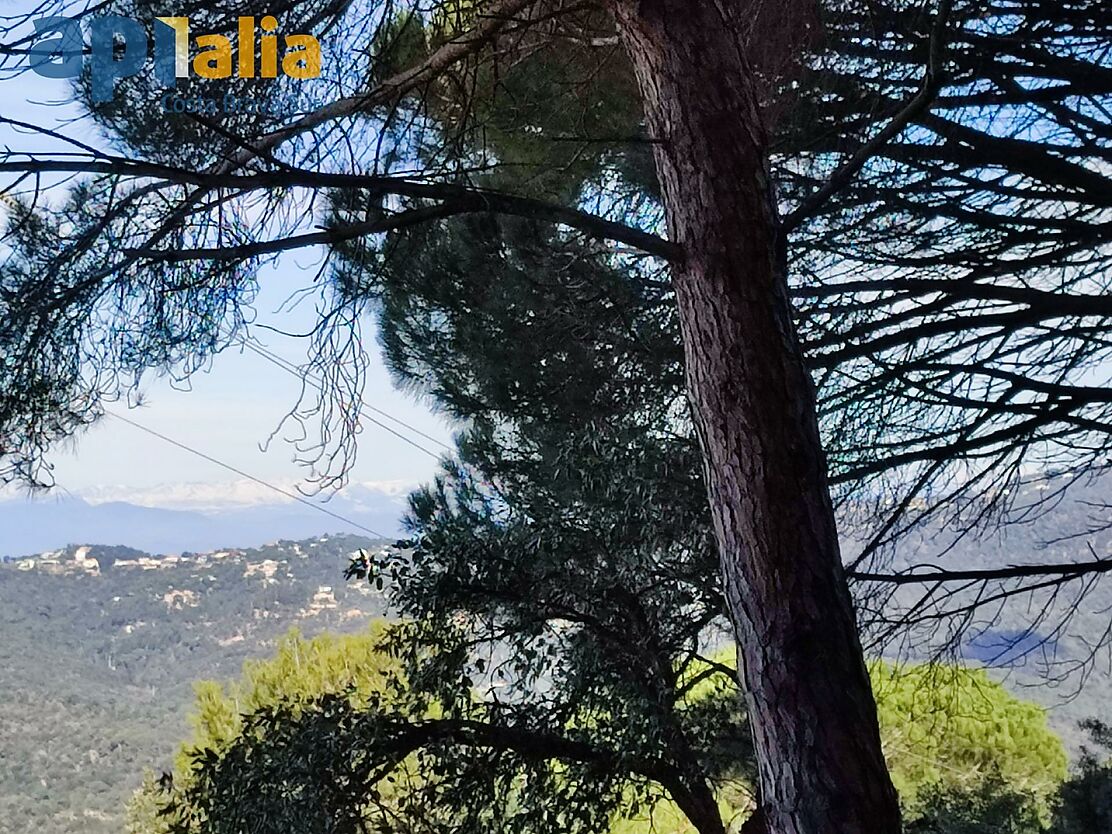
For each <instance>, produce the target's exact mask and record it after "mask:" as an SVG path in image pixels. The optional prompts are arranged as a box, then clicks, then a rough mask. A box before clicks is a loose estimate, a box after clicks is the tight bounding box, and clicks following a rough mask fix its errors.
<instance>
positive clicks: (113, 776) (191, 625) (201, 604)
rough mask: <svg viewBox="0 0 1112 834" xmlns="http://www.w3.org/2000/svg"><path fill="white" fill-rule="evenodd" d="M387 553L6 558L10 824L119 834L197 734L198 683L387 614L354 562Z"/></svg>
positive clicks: (5, 745) (0, 734) (0, 575)
mask: <svg viewBox="0 0 1112 834" xmlns="http://www.w3.org/2000/svg"><path fill="white" fill-rule="evenodd" d="M376 544H377V543H376V542H373V541H370V540H368V539H363V538H358V537H351V536H343V537H329V538H323V537H322V538H320V539H316V540H310V541H304V542H297V543H295V542H278V543H275V544H271V545H267V546H264V547H260V548H255V549H250V550H230V551H224V552H218V553H212V554H205V555H191V554H184V555H182V556H181V557H178V558H174V557H170V558H168V559H154V558H150V557H147V556H146V554H140V553H139V552H138V551H132V550H128V549H125V548H100V547H96V548H91V549H90V548H73V547H71V548H68V549H67V550H65V551H62V552H58V553H54V554H46V555H45V558H44V557H43V556H40V557H37V558H34V559H27V560H20V561H16V562H9V563H7V564H3V565H0V633H2V634H3V641H2V642H0V691H2V692H3V696H2V698H0V739H3V742H2V744H0V831H3V832H5V834H8V832H10V833H11V834H20V833H21V832H28V831H35V832H37V834H78V833H79V832H80V834H118V832H120V831H121V826H122V822H123V808H124V804H125V802H126V800H127V798H128V797H129V796H130V794H131V792H132V791H133V790H134V789H135V787H137V786H138V784H139V781H140V779H141V777H142V774H143V770H144V768H161V767H168V766H169V765H170V763H171V758H172V755H173V751H174V749H175V746H176V745H177V744H178V743H179V742H180V740H181V739H182V738H183V737H184V736H185V735H186V733H187V731H188V722H187V720H186V713H187V710H188V707H189V705H190V704H191V703H192V700H193V691H192V685H193V682H194V681H197V680H200V679H205V678H215V679H229V678H234V677H237V676H238V675H239V673H240V670H241V667H242V664H243V662H244V660H246V659H248V658H253V657H258V656H260V655H264V654H267V653H269V652H271V651H272V650H273V646H274V645H275V642H276V640H277V639H278V638H279V637H281V636H282V635H284V634H285V633H286V632H287V631H288V630H289V629H290V627H291V626H294V625H296V626H297V627H298V628H300V629H301V631H302V632H303V633H305V634H306V635H314V634H317V633H319V632H321V631H324V630H330V631H352V630H356V629H361V628H364V627H365V626H366V624H367V622H368V620H369V619H371V618H373V617H375V616H377V615H380V614H382V613H383V608H382V600H381V598H380V597H379V595H378V594H377V593H375V592H373V591H371V590H369V589H367V587H366V586H365V585H362V586H358V587H357V586H355V585H351V586H348V585H346V584H345V583H344V581H343V568H344V566H345V565H346V564H347V561H348V555H349V554H350V553H352V552H353V551H355V550H357V549H359V548H361V547H362V548H365V547H373V546H375V545H376ZM93 560H95V564H94V562H93Z"/></svg>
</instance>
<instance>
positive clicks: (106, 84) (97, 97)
mask: <svg viewBox="0 0 1112 834" xmlns="http://www.w3.org/2000/svg"><path fill="white" fill-rule="evenodd" d="M117 35H119V37H120V40H121V42H122V44H123V52H122V53H121V54H120V59H119V60H116V49H115V46H116V36H117ZM89 41H90V43H91V45H92V52H93V59H92V71H91V75H92V80H93V85H92V86H93V101H94V102H103V101H109V100H111V98H112V94H113V92H114V91H115V84H116V79H117V78H127V77H128V76H131V75H135V73H137V72H139V70H141V69H142V68H143V64H144V63H145V62H146V60H147V33H146V31H145V30H144V29H143V27H142V26H140V25H139V24H138V23H136V22H135V21H134V20H132V19H130V18H127V17H119V16H118V15H106V16H105V17H97V18H93V22H92V23H91V24H90V26H89Z"/></svg>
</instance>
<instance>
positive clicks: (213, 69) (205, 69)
mask: <svg viewBox="0 0 1112 834" xmlns="http://www.w3.org/2000/svg"><path fill="white" fill-rule="evenodd" d="M197 46H201V47H205V46H209V47H212V48H211V49H206V50H204V51H203V52H198V53H197V57H195V58H194V59H193V71H194V72H195V73H197V75H199V76H201V78H228V77H229V76H231V74H232V42H231V41H230V40H228V39H227V38H226V37H224V36H223V35H200V36H199V37H198V38H197Z"/></svg>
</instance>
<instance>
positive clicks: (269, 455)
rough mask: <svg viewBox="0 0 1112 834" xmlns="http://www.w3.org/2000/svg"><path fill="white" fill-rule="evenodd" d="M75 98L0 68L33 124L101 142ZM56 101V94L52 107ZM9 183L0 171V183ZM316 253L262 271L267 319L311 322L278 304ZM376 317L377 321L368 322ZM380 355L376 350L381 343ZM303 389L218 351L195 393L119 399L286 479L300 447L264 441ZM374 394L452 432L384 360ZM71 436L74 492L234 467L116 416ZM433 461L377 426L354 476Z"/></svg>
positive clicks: (250, 466)
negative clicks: (139, 402) (394, 380)
mask: <svg viewBox="0 0 1112 834" xmlns="http://www.w3.org/2000/svg"><path fill="white" fill-rule="evenodd" d="M68 98H69V90H68V83H67V82H64V81H51V80H49V79H45V78H41V77H39V76H37V75H34V74H31V73H25V74H22V75H20V76H19V77H17V78H15V79H10V78H0V113H2V114H3V115H5V116H8V117H9V118H14V119H18V120H21V121H26V122H29V123H33V124H39V125H46V126H51V127H54V126H56V125H57V129H59V130H61V131H62V132H64V133H65V134H67V135H69V136H73V137H76V138H80V139H81V140H83V141H87V142H90V143H91V144H96V137H95V135H92V134H91V133H90V127H89V126H88V125H85V124H81V123H75V124H70V125H66V124H65V120H66V119H67V118H72V116H73V115H75V112H76V111H75V109H74V107H73V106H72V105H71V104H62V105H61V106H58V104H57V103H58V102H59V101H62V102H65V101H66V100H68ZM48 102H53V103H54V104H53V106H51V105H50V104H47V103H48ZM0 146H7V147H9V148H11V149H12V150H26V151H35V150H42V149H44V148H46V147H47V145H46V144H45V143H44V142H43V140H41V139H39V138H36V137H32V136H28V135H25V134H20V133H17V132H15V131H13V130H11V129H8V128H6V127H4V126H0ZM5 184H6V183H5V181H4V180H3V179H2V178H0V188H2V187H3V186H4V185H5ZM2 211H3V208H2V207H0V212H2ZM0 257H2V254H0ZM319 257H320V253H319V252H317V251H314V250H303V251H300V252H298V253H293V254H291V255H288V256H286V257H284V258H283V259H282V261H281V262H280V263H279V264H278V265H277V267H276V268H274V269H269V270H267V271H266V272H265V273H264V274H263V275H262V277H261V285H262V291H261V294H260V297H259V300H258V303H257V304H256V309H257V312H258V321H259V322H263V323H268V324H271V325H274V326H278V327H281V328H283V329H286V330H291V331H296V330H297V329H298V327H299V325H300V326H301V327H304V325H305V323H306V322H307V321H311V319H312V304H311V302H310V303H309V304H307V305H305V306H304V308H303V309H301V310H299V311H295V312H294V313H288V312H286V313H282V314H277V313H276V310H277V308H278V307H279V306H281V305H282V303H283V302H284V301H285V300H286V298H287V297H288V295H289V294H290V292H291V291H292V290H295V289H297V288H299V287H303V286H305V285H306V284H307V283H308V282H309V281H310V279H311V277H312V275H313V272H314V265H315V264H316V263H317V262H318V259H319ZM369 325H370V323H369V322H368V328H367V329H368V331H369V330H370V327H369ZM252 332H253V333H254V334H255V335H256V336H258V337H259V338H261V339H262V340H263V342H264V343H265V344H266V345H267V347H269V348H270V349H271V350H273V351H274V352H276V353H278V354H280V355H281V356H283V357H284V358H285V359H288V360H290V361H292V362H294V363H300V361H301V360H302V359H303V358H304V352H305V345H304V344H303V343H302V342H300V341H299V340H297V339H291V338H288V337H282V336H279V335H276V334H271V333H269V332H267V331H263V330H260V329H257V328H254V329H253V330H252ZM373 353H374V354H375V355H376V356H378V355H379V351H378V348H377V345H375V346H374V348H373ZM297 391H298V382H297V380H296V379H295V378H294V377H292V376H291V375H289V374H287V373H285V372H283V371H282V370H280V369H278V368H276V367H274V366H273V365H271V364H270V363H268V362H266V361H264V360H263V359H261V358H260V357H258V356H257V355H255V354H253V353H250V352H240V351H233V350H229V351H227V352H225V353H224V354H222V355H220V356H218V357H217V358H216V360H215V362H214V364H213V367H212V369H211V371H210V372H208V373H202V374H197V375H195V376H194V378H193V380H192V390H191V391H188V392H186V391H178V390H174V388H173V387H171V386H170V385H169V384H168V383H166V382H164V381H160V380H155V379H153V378H152V379H151V380H149V381H148V382H147V383H146V385H145V394H146V397H145V404H144V406H143V407H142V408H139V409H135V410H132V411H127V410H126V407H125V406H124V404H122V403H121V404H117V405H116V406H114V408H116V409H120V410H121V411H123V413H125V414H126V415H127V416H128V417H129V418H130V419H133V420H135V421H137V422H140V423H142V424H143V425H145V426H148V427H150V428H151V429H154V430H156V431H159V432H161V433H163V434H166V435H168V436H170V437H172V438H174V439H175V440H177V441H179V442H182V443H184V444H187V445H190V446H193V447H195V448H197V449H200V450H201V451H203V452H205V453H207V454H209V455H211V456H213V457H216V458H219V459H221V460H224V461H226V462H227V463H229V464H231V465H233V466H236V467H238V468H240V469H243V470H244V471H246V472H248V473H250V474H252V475H255V476H257V477H261V478H266V479H274V480H282V481H285V482H288V481H290V480H291V479H296V478H298V477H300V476H301V475H302V474H303V473H302V472H301V470H299V469H298V468H297V467H296V466H294V464H293V463H292V449H291V448H290V447H288V446H287V445H286V444H284V443H280V442H276V443H274V444H272V445H271V448H270V449H269V451H268V452H266V453H264V452H262V451H260V449H259V444H260V443H262V442H263V441H265V440H266V438H267V436H268V435H269V434H270V432H271V431H272V430H273V429H274V428H275V426H276V424H277V423H278V421H279V419H280V418H281V416H282V415H283V414H284V413H285V412H286V411H287V410H288V409H289V408H290V407H291V406H292V405H293V403H294V401H295V399H296V396H297ZM365 398H366V400H367V402H369V403H370V404H372V405H374V406H376V407H378V408H381V409H383V410H385V411H387V412H389V413H390V414H391V415H393V416H395V417H398V418H400V419H402V420H404V421H405V422H407V423H410V424H412V425H414V426H416V427H417V428H419V429H421V430H422V431H424V432H426V433H428V434H431V435H434V436H436V437H438V438H441V439H443V440H445V441H447V440H448V439H449V434H450V432H449V428H448V426H447V425H446V424H445V422H444V421H443V420H442V419H441V418H439V417H437V416H434V415H433V414H431V413H430V411H429V410H428V408H426V407H425V406H423V405H422V404H420V403H417V402H415V401H414V400H413V398H412V397H410V396H408V395H403V394H401V393H399V392H397V391H395V390H394V389H393V387H392V385H391V381H390V378H389V375H388V374H387V372H386V370H385V368H384V367H383V366H382V364H381V362H377V363H376V364H375V367H374V368H373V369H372V370H371V372H370V374H369V379H368V383H367V389H366V393H365ZM421 442H423V443H425V445H431V444H429V443H428V442H427V441H421ZM67 445H68V446H69V448H68V449H58V450H56V452H55V453H54V454H53V455H52V456H51V457H50V460H51V462H52V463H54V464H55V466H56V477H57V481H58V484H59V485H60V486H61V487H63V488H64V489H67V490H70V491H73V492H76V493H80V492H81V491H82V490H86V489H89V488H91V487H93V486H97V485H105V484H119V485H126V486H131V487H136V488H143V487H148V486H153V485H155V484H160V483H173V482H180V481H201V482H218V481H219V482H222V481H229V480H231V479H234V478H235V477H236V476H235V475H233V474H231V473H229V472H227V471H225V470H222V469H220V468H219V467H217V466H214V465H213V464H211V463H208V462H206V461H204V460H201V459H199V458H197V457H194V456H192V455H190V454H189V453H187V452H184V451H181V450H180V449H177V448H174V447H173V446H171V445H169V444H167V443H165V442H163V441H161V440H158V439H156V438H154V437H151V436H148V435H146V434H144V433H143V432H141V431H140V430H138V429H135V428H133V427H132V426H129V425H126V424H124V423H121V422H120V421H117V420H113V419H110V418H109V419H105V420H103V421H101V423H99V424H98V425H96V426H94V427H93V428H91V429H90V430H89V431H87V432H86V433H85V434H83V435H82V436H80V437H78V438H75V439H74V440H73V441H72V443H70V444H67ZM434 448H436V447H434ZM435 470H436V461H435V460H434V459H433V458H432V457H430V456H429V455H427V454H425V453H423V452H421V451H419V450H417V449H415V448H413V447H412V446H409V445H408V444H406V443H403V442H402V441H400V440H398V439H397V438H396V437H394V436H392V435H391V434H389V433H388V432H386V431H384V430H383V429H381V428H378V427H377V426H374V425H371V424H368V425H367V426H366V429H365V431H364V434H363V435H362V442H361V444H360V448H359V463H358V465H357V468H356V469H355V471H354V472H353V473H352V477H353V479H354V480H359V481H381V480H390V481H396V480H403V481H407V482H418V481H422V480H425V479H427V478H429V477H430V476H431V475H432V474H433V472H435Z"/></svg>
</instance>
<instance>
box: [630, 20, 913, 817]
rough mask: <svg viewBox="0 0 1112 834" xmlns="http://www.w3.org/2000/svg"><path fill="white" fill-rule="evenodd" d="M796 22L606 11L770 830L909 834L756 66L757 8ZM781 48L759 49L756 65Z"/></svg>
mask: <svg viewBox="0 0 1112 834" xmlns="http://www.w3.org/2000/svg"><path fill="white" fill-rule="evenodd" d="M794 5H799V6H800V7H802V4H801V3H799V4H797V3H795V2H790V3H781V4H777V3H772V4H769V3H767V0H766V2H760V0H716V2H691V0H611V7H612V9H613V11H614V14H615V16H616V18H617V21H618V26H619V29H620V31H621V33H622V37H623V40H624V42H625V45H626V48H627V49H628V51H629V53H630V56H631V58H632V60H633V63H634V66H635V69H636V72H637V75H638V80H639V82H640V85H641V89H642V95H643V98H644V105H645V113H646V118H647V121H648V127H649V130H650V133H651V135H652V136H653V137H654V138H655V139H656V140H658V142H657V143H656V144H655V145H654V147H655V149H656V164H657V169H658V173H659V176H660V182H661V187H662V189H663V196H664V203H665V208H666V213H667V218H668V225H669V231H670V235H671V238H672V240H673V241H675V242H676V243H678V244H679V245H680V247H681V248H682V250H683V260H682V262H681V263H679V264H677V265H676V266H675V268H674V271H673V280H674V285H675V291H676V298H677V301H678V304H679V309H680V318H681V322H682V332H683V341H684V349H685V355H686V360H687V378H688V379H687V384H688V394H689V397H690V399H691V402H692V406H693V411H694V415H695V421H696V427H697V430H698V432H699V435H700V439H701V442H702V445H703V452H704V459H705V461H706V474H707V484H708V490H709V494H710V502H711V507H712V513H713V517H714V524H715V532H716V535H717V538H718V544H719V550H720V553H721V559H722V572H723V576H724V581H725V589H726V595H727V599H728V604H729V608H730V614H731V617H732V619H733V622H734V627H735V629H736V631H737V636H738V642H739V662H740V668H741V670H742V671H741V674H742V683H743V685H744V688H745V691H746V693H747V695H746V697H747V699H748V708H749V715H750V720H751V722H752V727H753V733H754V740H755V743H756V747H757V752H758V756H759V760H760V761H759V767H760V779H761V793H762V796H761V806H762V807H761V812H762V813H761V816H762V817H763V823H764V826H765V827H767V830H768V831H769V832H770V834H835V833H836V834H896V832H898V831H899V830H900V815H899V807H898V804H897V799H896V794H895V791H894V789H893V787H892V783H891V780H890V778H889V776H888V771H887V768H886V766H885V763H884V757H883V755H882V752H881V746H880V734H879V729H878V725H877V717H876V705H875V703H874V701H873V697H872V692H871V688H870V685H869V678H868V672H867V670H866V667H865V663H864V659H863V656H862V650H861V645H860V640H859V638H858V634H857V629H856V624H855V619H854V612H853V606H852V602H851V599H850V595H849V592H848V589H847V586H846V581H845V577H844V575H843V571H842V565H841V558H840V554H839V548H838V537H837V532H836V525H835V519H834V514H833V510H832V508H831V502H830V496H829V490H828V488H827V476H826V461H825V456H824V454H823V450H822V447H821V443H820V440H819V432H818V424H817V418H816V413H815V397H814V388H813V384H812V381H811V379H810V377H809V375H808V373H807V370H806V368H805V367H804V363H803V359H802V354H801V351H800V347H799V343H798V340H797V338H796V334H795V330H794V325H793V323H792V315H791V305H790V302H789V298H788V292H787V282H786V276H785V269H784V263H783V256H782V251H783V250H782V246H780V245H779V242H778V217H777V210H776V204H775V200H774V197H773V194H772V189H771V183H770V178H769V169H768V164H767V136H766V131H765V128H764V127H763V126H762V115H761V112H760V106H759V103H758V92H759V90H758V80H757V77H756V76H755V74H754V72H753V71H752V68H751V66H750V63H749V61H748V60H747V55H746V43H747V38H748V36H749V33H750V32H751V31H752V30H753V28H754V25H756V30H757V31H758V32H760V31H761V30H762V28H763V27H762V26H761V24H760V15H761V13H762V9H763V7H766V6H770V7H778V9H777V10H776V14H777V15H779V18H780V21H781V27H782V26H783V25H784V24H783V22H784V21H790V19H791V18H790V15H787V16H785V10H784V6H794ZM800 11H801V13H800V15H799V17H798V19H797V23H796V25H798V26H803V24H804V21H806V20H807V10H806V9H802V8H801V10H800ZM789 25H790V23H789ZM775 34H776V33H774V32H770V31H768V30H766V31H764V32H763V33H762V34H761V35H760V37H762V38H763V39H764V40H762V43H761V48H762V49H765V50H767V49H768V42H767V39H768V37H770V36H773V35H775ZM781 34H782V33H781ZM789 34H790V33H789ZM792 41H793V39H792V38H791V37H786V38H784V43H785V45H786V46H790V45H791V44H792ZM798 43H799V39H798V38H796V39H795V44H797V45H798ZM750 57H751V56H750Z"/></svg>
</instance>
